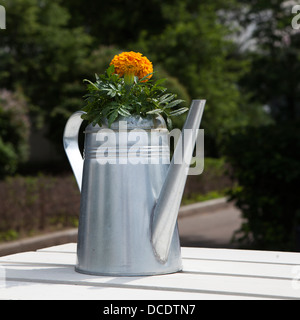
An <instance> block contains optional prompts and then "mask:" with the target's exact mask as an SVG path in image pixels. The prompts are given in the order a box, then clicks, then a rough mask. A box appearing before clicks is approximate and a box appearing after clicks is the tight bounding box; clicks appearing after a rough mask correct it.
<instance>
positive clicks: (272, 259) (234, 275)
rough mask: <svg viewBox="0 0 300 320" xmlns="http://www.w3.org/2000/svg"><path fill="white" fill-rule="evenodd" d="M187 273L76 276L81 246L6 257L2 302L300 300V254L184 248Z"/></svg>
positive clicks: (0, 274) (0, 270) (0, 275)
mask: <svg viewBox="0 0 300 320" xmlns="http://www.w3.org/2000/svg"><path fill="white" fill-rule="evenodd" d="M181 251H182V260H183V271H182V272H178V273H174V274H168V275H159V276H146V277H145V276H144V277H108V276H91V275H85V274H80V273H77V272H75V271H74V265H75V262H76V244H75V243H69V244H65V245H59V246H54V247H50V248H45V249H41V250H38V251H36V252H24V253H18V254H13V255H9V256H5V257H1V258H0V299H26V300H28V299H34V300H36V299H38V300H40V299H47V300H48V299H55V300H57V299H66V300H74V299H75V300H77V299H80V300H82V299H97V300H110V299H112V300H128V299H136V300H149V299H155V300H160V299H169V300H173V299H176V300H178V299H180V300H191V299H195V300H200V299H214V300H215V299H238V300H240V299H300V253H292V252H274V251H253V250H237V249H205V248H182V250H181Z"/></svg>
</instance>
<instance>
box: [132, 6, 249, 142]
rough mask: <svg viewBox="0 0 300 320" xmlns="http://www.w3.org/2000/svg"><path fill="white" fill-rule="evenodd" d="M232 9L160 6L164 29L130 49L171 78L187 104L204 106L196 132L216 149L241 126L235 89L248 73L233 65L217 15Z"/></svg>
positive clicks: (241, 62)
mask: <svg viewBox="0 0 300 320" xmlns="http://www.w3.org/2000/svg"><path fill="white" fill-rule="evenodd" d="M231 6H232V3H231V2H227V3H226V4H224V2H222V3H221V2H219V1H213V2H212V1H206V0H205V1H201V2H197V1H196V2H195V1H189V0H188V1H180V0H176V1H172V3H171V2H169V1H167V2H163V4H162V15H163V17H164V19H165V21H166V22H167V23H166V24H165V26H164V27H163V28H162V31H161V32H160V33H159V34H155V35H152V34H151V33H149V32H147V31H144V32H142V33H141V36H140V38H139V41H138V43H137V44H135V47H136V48H137V50H141V51H142V52H143V53H144V54H146V55H147V56H148V57H149V58H150V59H151V60H152V61H154V63H159V64H161V65H162V66H163V67H164V69H166V70H167V72H168V73H169V74H171V75H172V76H175V77H176V78H177V79H178V80H179V81H180V83H182V84H183V85H184V86H185V87H186V88H187V90H188V94H189V96H190V97H191V98H192V99H206V100H207V102H206V108H205V112H204V116H203V120H202V124H201V127H202V128H203V129H204V130H205V134H206V136H207V135H208V136H210V137H211V140H214V141H216V142H217V143H218V144H219V143H220V140H221V138H222V135H223V134H224V132H226V131H227V130H228V129H230V128H232V127H233V126H236V124H237V122H240V118H241V115H242V111H241V109H240V105H241V104H242V101H243V96H241V95H240V92H239V88H238V87H237V85H236V83H237V82H238V80H239V78H240V77H241V76H242V75H243V73H244V72H245V70H246V68H247V63H246V62H245V61H244V60H242V59H236V51H237V47H236V45H234V43H233V41H231V40H229V35H230V33H231V30H230V29H229V27H227V26H225V25H224V24H223V23H222V22H221V19H220V15H219V11H220V10H222V11H226V10H230V9H231ZM245 118H246V117H243V119H245ZM212 143H213V142H212ZM208 144H210V141H208V140H207V143H206V147H208Z"/></svg>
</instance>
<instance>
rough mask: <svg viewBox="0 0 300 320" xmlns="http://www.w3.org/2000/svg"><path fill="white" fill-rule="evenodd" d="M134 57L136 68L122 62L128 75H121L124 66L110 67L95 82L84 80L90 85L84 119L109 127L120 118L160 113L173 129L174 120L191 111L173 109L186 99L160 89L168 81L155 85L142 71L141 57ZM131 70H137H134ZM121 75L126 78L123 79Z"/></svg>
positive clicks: (157, 81)
mask: <svg viewBox="0 0 300 320" xmlns="http://www.w3.org/2000/svg"><path fill="white" fill-rule="evenodd" d="M123 54H126V52H125V53H123ZM128 54H131V53H128ZM133 54H135V53H132V55H133ZM133 58H134V59H136V60H137V61H136V63H135V64H134V66H133V63H132V62H124V63H123V62H122V63H123V65H122V67H123V66H124V65H125V64H127V65H125V67H124V69H126V70H127V69H128V70H130V71H128V72H127V73H126V70H125V71H124V72H122V73H121V71H122V70H123V69H122V68H121V67H119V68H118V69H116V68H115V65H114V64H111V65H110V67H109V68H108V69H107V70H106V73H105V74H102V75H100V76H98V75H96V82H91V81H89V80H85V81H87V82H88V86H87V89H88V91H89V93H88V94H87V95H86V96H85V98H86V105H85V107H84V108H83V110H84V111H86V114H85V115H83V116H82V118H83V119H85V120H87V121H88V122H89V123H92V124H93V125H96V124H99V125H100V126H101V125H102V123H103V121H104V120H105V119H107V121H108V126H110V125H111V124H112V123H113V122H114V121H116V120H117V119H118V118H120V117H128V116H132V115H141V116H143V117H145V116H147V115H159V114H161V115H162V116H163V117H164V118H165V120H166V121H167V124H168V126H169V127H172V120H171V117H173V116H178V115H181V114H183V113H185V112H186V111H187V110H188V108H186V107H181V108H179V109H178V108H176V109H175V110H174V109H173V108H174V107H177V106H178V105H179V104H180V103H182V102H183V100H181V99H175V98H176V95H175V94H172V93H166V91H167V89H166V88H164V87H162V86H161V84H162V83H163V82H164V81H165V79H159V80H156V81H155V82H152V81H151V80H150V78H151V77H152V72H151V73H146V74H145V72H141V71H144V70H145V67H144V66H143V64H144V62H143V61H142V62H141V61H140V60H138V58H139V56H138V57H136V56H135V55H133ZM143 58H145V57H143ZM147 63H148V65H147V67H148V66H151V68H148V69H146V70H151V69H152V64H151V65H150V62H149V60H148V59H147ZM131 64H132V65H131ZM132 69H134V71H131V70H132ZM152 70H153V69H152ZM141 74H142V75H141ZM122 75H124V77H121V76H122Z"/></svg>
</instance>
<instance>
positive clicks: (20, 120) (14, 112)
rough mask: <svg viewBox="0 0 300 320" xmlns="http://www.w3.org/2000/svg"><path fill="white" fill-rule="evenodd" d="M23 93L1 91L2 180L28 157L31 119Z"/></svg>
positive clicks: (0, 168)
mask: <svg viewBox="0 0 300 320" xmlns="http://www.w3.org/2000/svg"><path fill="white" fill-rule="evenodd" d="M27 113H28V107H27V103H26V100H25V98H24V96H23V95H22V93H21V92H11V91H8V90H6V89H2V90H0V178H3V177H4V176H6V175H8V174H13V173H14V172H15V171H16V170H17V167H18V165H19V164H20V163H22V162H24V161H25V160H26V159H27V157H28V149H29V145H28V140H29V129H30V123H29V117H28V114H27Z"/></svg>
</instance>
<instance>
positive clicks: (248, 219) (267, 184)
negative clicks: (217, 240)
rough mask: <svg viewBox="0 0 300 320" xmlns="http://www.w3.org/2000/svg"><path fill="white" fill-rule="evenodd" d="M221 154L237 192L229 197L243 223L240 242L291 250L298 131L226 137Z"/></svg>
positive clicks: (297, 219)
mask: <svg viewBox="0 0 300 320" xmlns="http://www.w3.org/2000/svg"><path fill="white" fill-rule="evenodd" d="M225 154H226V156H227V160H228V161H229V163H230V165H231V166H232V169H233V172H232V174H233V177H234V178H235V179H236V180H237V183H238V187H236V188H234V189H233V190H232V191H231V192H230V194H231V197H232V199H234V200H235V201H236V205H237V206H238V207H239V208H240V209H241V210H242V212H243V217H244V218H245V223H244V224H243V226H242V228H241V230H240V232H239V233H238V234H237V235H236V238H237V239H239V240H240V241H241V242H242V243H245V244H250V245H252V246H253V247H255V248H259V249H269V250H294V249H295V229H296V227H297V226H299V225H300V205H299V196H298V193H297V191H296V190H298V189H299V184H300V165H299V159H300V126H299V122H292V123H287V124H285V125H283V124H282V125H280V126H275V125H270V126H265V127H261V128H253V127H251V128H247V129H244V130H243V132H240V133H238V134H235V135H231V136H229V137H228V139H227V141H226V143H225Z"/></svg>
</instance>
